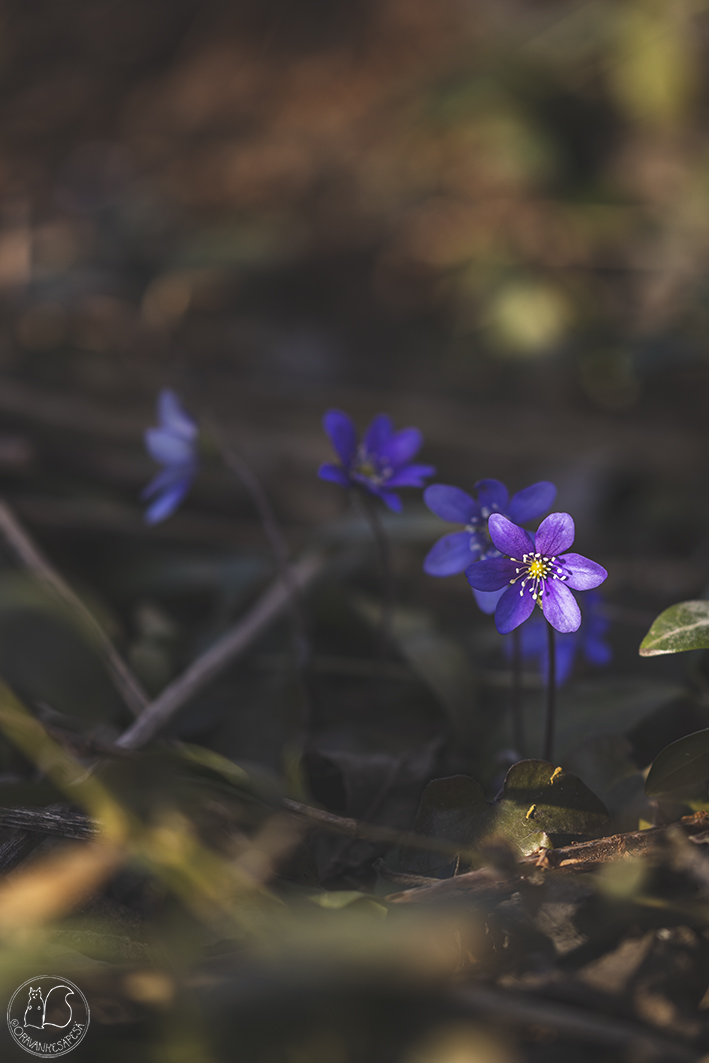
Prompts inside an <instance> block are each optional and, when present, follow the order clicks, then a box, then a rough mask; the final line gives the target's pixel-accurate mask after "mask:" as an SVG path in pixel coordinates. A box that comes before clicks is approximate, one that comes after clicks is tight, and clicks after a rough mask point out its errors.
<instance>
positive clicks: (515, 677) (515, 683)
mask: <svg viewBox="0 0 709 1063" xmlns="http://www.w3.org/2000/svg"><path fill="white" fill-rule="evenodd" d="M511 707H512V741H513V743H514V747H515V750H516V752H517V753H518V754H519V756H520V757H521V758H522V759H524V757H525V746H526V742H525V740H524V716H523V714H522V634H521V631H520V628H518V627H516V628H515V629H514V631H513V632H512V700H511Z"/></svg>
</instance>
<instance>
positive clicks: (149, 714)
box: [116, 554, 326, 749]
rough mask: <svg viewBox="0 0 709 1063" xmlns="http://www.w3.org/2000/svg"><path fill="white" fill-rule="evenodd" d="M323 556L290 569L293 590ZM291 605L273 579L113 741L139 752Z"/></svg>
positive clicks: (311, 574) (288, 595) (312, 576)
mask: <svg viewBox="0 0 709 1063" xmlns="http://www.w3.org/2000/svg"><path fill="white" fill-rule="evenodd" d="M325 562H326V557H325V555H324V554H308V555H307V556H306V557H303V558H302V559H301V560H300V561H297V562H296V563H295V564H294V565H293V566H292V567H291V572H292V575H293V580H294V582H295V585H296V587H297V588H298V589H299V590H302V589H303V588H304V587H306V586H307V585H308V584H309V583H311V582H312V581H313V580H314V579H315V577H316V576H317V575H318V574H319V573H320V572H321V571H322V569H323V567H324V565H325ZM290 602H291V592H290V589H289V588H288V587H287V586H286V585H285V584H284V582H283V580H281V579H277V580H275V581H274V582H273V583H272V584H271V586H270V587H268V588H267V589H266V590H265V591H264V593H263V594H262V595H261V597H260V598H259V599H258V601H257V602H256V603H255V605H253V606H252V608H251V609H250V610H249V611H248V613H247V614H246V616H244V617H242V619H241V620H240V621H239V622H238V623H237V624H235V625H234V626H233V627H232V628H230V630H229V631H227V632H226V633H225V634H224V635H222V637H221V638H220V639H219V640H218V641H217V642H215V643H214V645H213V646H211V647H210V648H209V649H208V650H207V651H206V652H205V653H203V654H202V655H201V657H198V658H197V660H196V661H193V663H192V664H191V665H190V666H189V668H187V669H186V670H185V671H184V672H183V673H182V675H180V676H178V678H177V679H175V681H174V682H172V683H170V684H169V686H167V687H166V688H165V689H164V690H163V691H162V693H161V694H159V695H158V697H157V698H156V699H155V701H153V702H152V703H151V704H150V705H148V707H147V708H146V709H145V711H144V712H143V714H142V715H141V716H140V718H139V719H137V720H136V721H135V723H133V724H131V726H130V727H129V728H128V730H127V731H124V733H123V734H122V735H121V737H120V738H119V739H118V740H117V742H116V745H118V746H120V747H122V748H123V749H140V747H141V746H143V745H145V743H146V742H149V741H150V739H151V738H153V737H154V736H155V735H156V734H157V733H158V731H159V730H161V728H163V727H164V726H165V724H167V723H168V722H169V721H170V720H171V719H172V718H173V717H174V716H175V715H176V713H177V712H178V710H179V709H181V708H182V706H183V705H185V704H186V703H187V702H188V701H189V700H190V699H191V698H192V697H194V695H195V694H196V693H197V691H198V690H201V689H202V688H203V687H205V686H206V685H207V683H210V682H211V681H212V680H213V679H214V678H215V676H217V675H219V673H220V672H223V671H224V669H225V668H227V667H228V666H229V665H230V664H232V663H233V662H234V661H235V660H236V659H237V658H238V657H240V656H241V655H242V654H243V653H244V652H245V651H246V650H247V649H248V648H249V646H251V644H252V643H253V642H254V641H255V640H256V639H257V638H258V636H259V635H260V634H261V633H262V632H263V631H265V629H266V628H267V627H268V626H269V624H271V623H273V621H274V620H275V619H276V617H277V616H278V615H279V613H281V612H282V611H283V609H284V608H286V607H287V606H288V605H289V604H290Z"/></svg>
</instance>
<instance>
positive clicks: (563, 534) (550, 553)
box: [534, 513, 596, 587]
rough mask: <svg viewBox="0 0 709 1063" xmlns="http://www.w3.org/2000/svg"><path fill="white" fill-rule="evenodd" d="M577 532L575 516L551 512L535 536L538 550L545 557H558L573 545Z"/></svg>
mask: <svg viewBox="0 0 709 1063" xmlns="http://www.w3.org/2000/svg"><path fill="white" fill-rule="evenodd" d="M575 534H576V529H575V528H574V521H573V517H571V516H570V515H569V514H568V513H550V514H549V516H548V517H545V518H544V520H543V521H542V523H541V524H540V525H539V527H538V528H537V534H536V535H535V537H534V538H535V541H536V544H537V551H538V552H539V553H540V554H543V556H544V557H556V556H557V555H558V554H562V553H563V552H564V550H568V549H569V547H570V546H572V545H573V541H574V535H575ZM593 586H594V587H595V586H596V584H595V583H594V585H593Z"/></svg>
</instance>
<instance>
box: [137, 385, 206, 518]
mask: <svg viewBox="0 0 709 1063" xmlns="http://www.w3.org/2000/svg"><path fill="white" fill-rule="evenodd" d="M198 435H199V429H198V428H197V425H196V424H195V422H194V421H193V420H192V418H191V417H190V416H189V414H187V413H185V411H184V410H183V408H182V406H181V405H180V400H179V399H178V398H177V395H175V393H174V391H170V390H169V389H168V388H164V389H163V390H162V391H161V392H160V394H159V396H158V427H157V428H148V430H147V431H146V433H145V446H146V447H147V449H148V453H149V454H150V457H151V458H153V459H154V460H155V461H157V462H158V464H159V465H164V468H163V469H162V471H161V472H159V473H158V474H157V476H156V477H155V478H154V479H153V480H151V481H150V483H149V484H148V486H147V487H146V488H145V490H144V491H143V492H142V494H141V498H152V499H153V501H152V502H151V503H150V505H149V506H148V508H147V510H146V512H145V520H146V521H147V523H148V524H158V523H159V522H160V521H161V520H165V519H166V518H167V517H169V516H171V515H172V514H173V513H174V512H175V510H176V509H177V507H178V506H179V504H180V502H181V501H182V499H183V498H184V497H185V495H186V494H187V492H188V491H189V489H190V486H191V485H192V481H193V479H194V477H195V474H196V472H197V467H198V462H197V436H198Z"/></svg>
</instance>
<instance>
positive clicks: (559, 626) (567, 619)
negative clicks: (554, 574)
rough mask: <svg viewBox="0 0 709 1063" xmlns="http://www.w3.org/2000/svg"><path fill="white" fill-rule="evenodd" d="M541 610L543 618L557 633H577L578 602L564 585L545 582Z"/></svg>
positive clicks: (550, 580)
mask: <svg viewBox="0 0 709 1063" xmlns="http://www.w3.org/2000/svg"><path fill="white" fill-rule="evenodd" d="M530 597H531V596H530ZM542 609H543V611H544V616H545V617H546V618H547V620H548V621H549V623H550V624H551V626H552V627H554V628H556V630H557V631H578V629H579V627H580V626H581V610H580V609H579V607H578V602H577V601H576V599H575V598H574V596H573V594H572V593H571V591H570V590H569V588H568V587H567V586H566V584H565V583H560V582H559V580H556V579H548V580H547V581H546V586H545V588H544V594H543V595H542Z"/></svg>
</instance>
